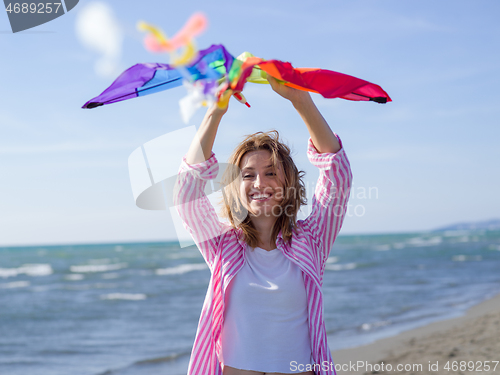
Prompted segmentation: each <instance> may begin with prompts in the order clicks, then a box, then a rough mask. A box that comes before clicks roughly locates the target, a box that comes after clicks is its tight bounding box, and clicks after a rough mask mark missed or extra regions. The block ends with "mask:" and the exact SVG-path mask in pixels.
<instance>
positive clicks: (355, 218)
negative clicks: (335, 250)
mask: <svg viewBox="0 0 500 375" xmlns="http://www.w3.org/2000/svg"><path fill="white" fill-rule="evenodd" d="M90 3H91V1H90V0H81V1H80V3H79V4H78V5H77V7H76V8H75V9H74V10H72V11H71V12H69V13H68V14H66V15H64V16H63V17H60V18H58V19H56V20H54V21H52V22H50V23H47V24H45V25H42V26H39V27H37V28H34V29H32V30H30V31H28V32H21V33H18V34H12V33H10V26H9V24H8V18H7V15H6V14H5V13H0V49H1V51H2V57H1V59H0V84H1V87H2V90H1V92H0V100H1V105H0V182H1V183H0V245H15V244H58V243H87V242H90V243H93V242H125V241H149V240H151V241H158V240H170V239H172V240H174V239H175V231H174V230H173V224H172V219H171V217H170V214H169V213H168V212H167V211H146V210H141V209H139V208H137V207H136V206H135V203H134V199H133V196H132V190H131V187H130V181H129V174H128V157H129V155H130V154H131V153H132V151H134V150H135V149H136V148H137V147H140V146H141V145H142V144H144V143H145V142H148V141H150V140H152V139H154V138H157V137H159V136H161V135H164V134H166V133H168V132H171V131H174V130H178V129H181V128H183V127H185V126H186V125H185V124H184V123H183V122H182V120H181V116H180V114H179V107H178V101H179V99H181V98H182V97H183V96H184V95H185V90H184V89H183V88H177V89H173V90H170V91H166V92H164V93H160V94H157V95H152V96H148V97H144V98H139V99H135V100H130V101H125V102H121V103H117V104H114V105H109V106H104V107H101V108H96V109H93V110H83V109H81V108H80V107H81V106H82V105H83V103H85V102H86V101H87V100H89V99H90V98H92V97H94V96H96V95H98V94H99V93H100V92H101V91H103V90H104V89H105V88H106V87H107V86H108V85H109V84H110V83H111V82H112V81H113V79H114V77H116V76H117V75H116V74H115V75H112V76H109V77H102V76H99V75H97V74H96V72H95V70H94V65H95V63H96V61H97V60H98V59H99V58H100V56H99V54H98V53H97V52H94V51H91V50H89V49H87V48H86V47H85V46H84V45H82V43H81V42H80V40H79V39H78V37H77V35H76V32H75V22H76V19H77V17H78V14H79V12H81V11H82V9H84V8H85V7H86V6H88V5H89V4H90ZM105 3H106V4H107V5H109V6H110V7H111V8H112V9H113V12H114V16H115V17H116V19H117V21H118V23H119V25H120V28H121V30H122V32H123V44H122V45H121V48H120V51H121V54H120V60H119V70H120V71H122V70H124V69H126V68H128V67H129V66H131V65H133V64H135V63H138V62H155V61H156V62H168V56H162V55H151V54H149V53H148V52H147V51H145V50H144V48H143V47H142V44H141V40H142V35H141V33H139V32H138V31H136V29H135V24H136V22H137V21H138V20H139V19H142V20H145V21H148V22H151V23H153V24H156V25H158V26H161V27H162V28H163V29H164V31H165V32H166V33H167V35H172V34H173V33H175V32H176V31H177V30H179V29H180V27H182V25H183V24H184V22H185V21H186V20H187V18H188V17H189V16H190V15H191V14H192V13H194V12H195V11H202V12H204V13H205V14H206V15H207V16H208V19H209V28H208V29H207V31H206V32H205V33H204V34H203V35H202V36H200V37H199V38H197V45H198V46H199V47H200V48H206V47H208V46H209V45H211V44H214V43H223V44H224V45H225V46H226V47H227V48H228V50H229V51H230V52H231V53H232V54H233V55H239V54H240V53H241V52H243V51H250V52H252V53H253V54H255V55H256V56H259V57H262V58H269V59H270V58H277V59H280V60H285V61H290V62H292V63H293V64H294V66H304V67H321V68H325V69H331V70H336V71H340V72H343V73H347V74H350V75H354V76H357V77H359V78H362V79H366V80H368V81H371V82H374V83H377V84H379V85H381V86H382V87H383V88H384V89H385V90H386V91H387V92H388V93H389V95H390V96H391V97H392V99H393V102H392V103H388V104H385V105H380V104H376V103H366V102H349V101H345V100H340V99H334V100H331V99H329V100H326V99H323V98H321V97H320V96H318V95H314V100H315V102H316V104H317V106H318V108H320V110H321V112H322V113H323V115H324V117H325V118H326V119H327V121H328V123H329V124H330V126H331V128H332V129H333V130H334V131H335V132H336V133H338V134H339V135H340V136H341V138H342V140H343V142H344V147H345V149H346V151H347V153H348V156H349V158H350V161H351V166H352V170H353V174H354V193H355V194H354V196H352V197H351V205H352V206H351V207H352V208H353V211H352V214H351V215H350V216H349V217H347V218H346V220H345V223H344V228H343V230H342V233H344V234H349V233H388V232H403V231H421V230H430V229H433V228H435V227H439V226H443V225H447V224H450V223H455V222H460V221H475V220H485V219H490V218H494V217H498V216H500V215H499V213H500V200H499V199H498V197H497V194H498V191H499V189H498V187H499V186H500V174H499V173H498V169H499V167H498V162H499V160H500V151H499V150H500V148H499V147H498V139H499V137H500V130H499V127H498V120H497V118H498V117H499V112H500V110H499V108H500V106H499V105H498V102H499V101H500V94H499V93H498V92H497V91H496V88H497V87H498V86H499V84H500V74H499V66H500V52H499V48H498V46H499V41H500V24H499V23H498V19H497V17H498V14H499V11H500V4H499V3H498V2H495V1H478V2H470V1H443V2H431V1H420V2H403V1H384V2H374V1H357V0H354V1H349V2H345V1H342V2H341V1H324V2H319V1H312V2H308V5H305V4H306V3H305V2H298V1H296V2H293V1H268V2H262V3H255V2H253V3H248V2H247V3H243V2H218V3H217V5H215V4H213V3H210V4H211V5H208V4H209V3H207V2H202V1H190V2H189V3H188V4H187V5H186V4H181V2H177V3H175V4H174V3H172V2H166V1H157V0H155V1H153V0H143V1H141V2H128V1H127V2H124V1H106V2H105ZM245 95H246V97H247V99H248V101H249V102H250V104H251V105H252V108H251V109H247V108H246V107H245V106H242V105H241V104H239V103H236V102H233V103H231V105H230V110H229V112H228V114H227V115H226V116H225V118H224V120H223V123H222V124H221V127H220V128H219V134H218V137H217V139H216V143H215V146H214V152H215V153H216V155H217V157H218V159H219V161H221V162H222V161H225V160H226V158H227V157H228V155H229V154H230V152H231V151H232V149H233V148H234V146H235V145H236V144H237V142H239V140H241V139H242V137H243V136H244V135H246V134H250V133H253V132H256V131H259V130H270V129H272V128H276V129H277V130H278V131H280V133H281V135H282V136H283V137H284V138H285V139H286V140H287V141H288V143H289V144H290V145H291V146H292V148H293V150H294V152H295V153H294V155H295V160H296V163H297V164H298V166H299V168H300V169H303V170H305V171H306V172H307V175H306V183H307V184H308V185H309V186H312V185H313V184H314V182H315V181H316V178H317V176H318V172H317V170H315V169H314V167H312V165H310V164H309V163H308V161H307V158H306V147H307V138H308V133H307V129H306V127H305V125H304V124H303V123H302V122H301V120H300V118H299V116H298V115H297V114H296V113H295V112H294V110H293V107H292V106H291V105H290V104H289V103H288V102H286V101H285V100H284V99H282V98H280V97H279V96H277V95H276V94H274V92H272V90H271V89H270V87H268V86H264V85H251V84H248V85H247V87H246V88H245ZM202 116H203V110H200V111H199V112H197V114H196V115H195V116H194V117H193V118H192V120H191V121H190V123H189V125H196V126H198V124H199V122H200V121H201V118H202ZM169 162H170V163H178V161H177V160H173V161H169ZM370 188H371V192H372V194H371V197H370V196H368V193H367V194H366V195H365V196H363V194H362V193H363V191H366V192H368V189H370ZM310 190H311V189H310ZM311 193H312V191H309V195H310V194H311ZM357 206H358V209H357V211H356V212H354V208H355V207H357Z"/></svg>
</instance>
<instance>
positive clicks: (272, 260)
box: [221, 246, 312, 373]
mask: <svg viewBox="0 0 500 375" xmlns="http://www.w3.org/2000/svg"><path fill="white" fill-rule="evenodd" d="M245 250H246V251H245V259H246V262H245V264H244V266H243V267H242V268H241V270H239V271H238V273H237V274H236V276H234V278H233V279H232V280H231V282H230V283H229V285H228V287H227V289H226V295H225V298H224V302H225V311H224V324H223V327H222V341H221V343H222V357H223V361H222V362H223V364H224V365H227V366H231V367H234V368H237V369H242V370H253V371H261V372H282V373H293V372H294V371H292V370H290V367H291V365H290V362H294V361H295V363H294V364H295V365H296V366H298V365H300V364H303V365H304V367H305V366H306V365H307V364H311V363H312V362H311V344H310V338H309V326H308V321H307V319H308V318H307V298H306V290H305V287H304V279H303V276H302V271H301V270H300V268H299V267H298V266H297V265H296V264H295V263H293V262H291V261H290V260H289V259H288V258H286V257H285V256H284V255H283V253H282V252H281V250H279V249H274V250H271V251H267V250H264V249H261V248H259V247H256V248H255V249H252V248H251V247H249V246H247V248H246V249H245ZM295 368H297V367H295ZM296 372H300V371H296Z"/></svg>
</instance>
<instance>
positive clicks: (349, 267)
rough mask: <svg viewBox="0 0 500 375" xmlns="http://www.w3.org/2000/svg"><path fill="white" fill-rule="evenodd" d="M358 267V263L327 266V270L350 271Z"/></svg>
mask: <svg viewBox="0 0 500 375" xmlns="http://www.w3.org/2000/svg"><path fill="white" fill-rule="evenodd" d="M357 266H358V265H357V263H345V264H327V265H326V266H325V269H326V270H329V271H348V270H353V269H355V268H356V267H357Z"/></svg>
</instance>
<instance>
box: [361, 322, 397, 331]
mask: <svg viewBox="0 0 500 375" xmlns="http://www.w3.org/2000/svg"><path fill="white" fill-rule="evenodd" d="M389 324H391V322H390V321H389V320H383V321H380V322H375V323H363V324H361V327H360V329H361V330H363V331H371V330H372V329H374V328H379V327H384V326H388V325H389Z"/></svg>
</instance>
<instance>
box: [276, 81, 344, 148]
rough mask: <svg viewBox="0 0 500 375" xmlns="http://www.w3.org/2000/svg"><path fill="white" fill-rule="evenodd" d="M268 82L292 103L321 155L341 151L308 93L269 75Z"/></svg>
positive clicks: (335, 138)
mask: <svg viewBox="0 0 500 375" xmlns="http://www.w3.org/2000/svg"><path fill="white" fill-rule="evenodd" d="M268 81H269V83H270V84H271V87H272V88H273V90H274V91H276V92H277V93H278V94H280V95H281V96H282V97H284V98H285V99H288V100H290V101H291V102H292V104H293V106H294V107H295V109H296V110H297V112H298V113H299V115H300V117H302V120H303V121H304V122H305V124H306V126H307V130H309V134H310V135H311V140H312V142H313V144H314V147H316V150H318V152H319V153H332V154H333V153H336V152H338V151H339V150H340V148H341V146H340V143H339V141H338V139H337V137H335V135H334V134H333V132H332V129H330V126H328V123H327V122H326V121H325V119H324V118H323V116H322V115H321V113H320V112H319V110H318V108H317V107H316V105H315V104H314V102H313V100H312V99H311V95H310V94H309V93H308V92H307V91H302V90H297V89H294V88H292V87H288V86H285V85H283V84H281V83H279V82H278V81H277V80H276V79H275V78H273V77H271V76H269V75H268Z"/></svg>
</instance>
